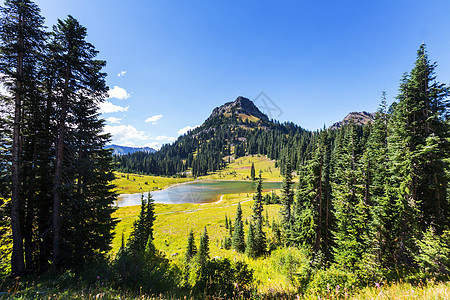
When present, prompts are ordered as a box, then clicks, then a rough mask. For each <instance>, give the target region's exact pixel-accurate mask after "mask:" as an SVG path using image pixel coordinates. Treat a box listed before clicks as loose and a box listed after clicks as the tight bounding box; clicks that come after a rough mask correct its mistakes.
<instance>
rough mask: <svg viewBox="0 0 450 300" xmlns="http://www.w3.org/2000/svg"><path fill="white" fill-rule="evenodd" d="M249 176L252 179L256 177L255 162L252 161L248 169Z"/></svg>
mask: <svg viewBox="0 0 450 300" xmlns="http://www.w3.org/2000/svg"><path fill="white" fill-rule="evenodd" d="M250 177H251V178H252V180H255V179H256V171H255V164H254V163H252V167H251V169H250Z"/></svg>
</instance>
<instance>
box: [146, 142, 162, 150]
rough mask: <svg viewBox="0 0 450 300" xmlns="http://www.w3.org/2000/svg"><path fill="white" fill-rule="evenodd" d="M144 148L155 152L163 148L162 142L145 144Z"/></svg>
mask: <svg viewBox="0 0 450 300" xmlns="http://www.w3.org/2000/svg"><path fill="white" fill-rule="evenodd" d="M144 147H150V148H153V149H155V150H159V148H161V143H160V142H151V143H148V144H145V145H144Z"/></svg>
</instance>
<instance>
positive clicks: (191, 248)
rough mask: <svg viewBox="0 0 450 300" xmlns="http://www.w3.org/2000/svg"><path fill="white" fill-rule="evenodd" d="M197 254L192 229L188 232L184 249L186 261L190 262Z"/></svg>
mask: <svg viewBox="0 0 450 300" xmlns="http://www.w3.org/2000/svg"><path fill="white" fill-rule="evenodd" d="M195 254H197V247H196V246H195V237H194V231H192V229H191V230H190V231H189V237H188V242H187V247H186V261H188V262H189V261H190V260H191V259H192V258H193V257H195Z"/></svg>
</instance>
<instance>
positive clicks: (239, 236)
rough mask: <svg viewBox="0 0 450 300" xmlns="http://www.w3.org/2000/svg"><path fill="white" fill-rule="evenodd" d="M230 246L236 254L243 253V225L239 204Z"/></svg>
mask: <svg viewBox="0 0 450 300" xmlns="http://www.w3.org/2000/svg"><path fill="white" fill-rule="evenodd" d="M232 245H233V248H234V249H236V251H237V252H241V253H243V252H244V251H245V237H244V223H243V222H242V208H241V203H240V202H239V203H238V206H237V210H236V218H235V220H234V230H233V239H232Z"/></svg>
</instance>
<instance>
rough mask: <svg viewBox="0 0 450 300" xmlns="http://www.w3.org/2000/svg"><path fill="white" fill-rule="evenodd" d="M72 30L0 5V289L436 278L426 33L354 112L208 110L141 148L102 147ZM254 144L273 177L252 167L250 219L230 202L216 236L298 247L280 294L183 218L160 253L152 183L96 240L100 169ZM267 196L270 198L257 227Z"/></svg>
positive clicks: (439, 223) (78, 292) (106, 219)
mask: <svg viewBox="0 0 450 300" xmlns="http://www.w3.org/2000/svg"><path fill="white" fill-rule="evenodd" d="M86 37H87V29H86V28H85V27H84V26H83V25H81V24H80V23H79V22H78V20H77V19H75V18H74V17H72V16H70V15H69V16H68V17H67V18H66V19H59V20H58V21H57V23H56V24H55V25H54V26H53V27H52V29H51V30H48V29H47V28H46V27H45V26H44V19H43V17H42V16H41V14H40V9H39V7H38V6H37V5H36V4H35V3H33V2H32V1H30V0H6V1H5V3H4V5H3V6H2V7H1V27H0V40H1V42H0V74H1V82H2V84H3V85H4V86H6V89H7V93H6V94H4V95H1V98H0V99H1V102H0V109H1V111H0V123H1V127H0V141H1V143H0V249H1V253H0V263H1V265H0V275H1V278H2V282H1V283H0V291H1V292H4V294H0V297H2V295H6V297H9V296H13V297H14V295H13V294H12V293H17V295H19V296H20V297H22V298H40V296H39V295H40V294H39V293H40V292H42V291H43V290H45V291H51V292H50V293H60V292H62V294H58V295H59V296H58V298H64V297H65V296H64V295H63V292H64V290H67V293H69V294H68V295H69V296H67V294H66V296H67V297H68V298H73V297H80V298H89V297H90V296H89V297H87V296H85V295H84V294H83V293H86V291H90V292H92V293H93V294H92V295H93V296H92V298H93V297H94V296H95V295H94V294H96V293H97V292H98V295H100V296H99V297H100V298H102V297H103V298H104V299H119V298H120V297H121V299H123V298H130V299H133V298H136V297H142V298H144V297H148V298H149V299H151V297H153V296H152V295H159V296H156V297H159V298H161V299H165V298H183V297H189V298H193V299H203V298H207V297H210V298H216V299H224V298H225V299H226V298H233V299H242V298H253V299H279V298H285V299H291V298H292V299H294V298H295V297H303V298H304V299H310V298H308V297H312V298H314V299H317V297H318V296H319V297H322V296H323V295H328V296H329V297H331V296H330V295H331V294H330V288H329V287H330V285H331V286H332V287H333V289H335V290H336V289H337V290H336V292H333V293H334V294H333V295H334V296H333V297H335V298H334V299H341V298H342V299H344V298H347V297H348V295H349V294H351V293H354V292H356V291H357V288H361V287H365V286H368V285H370V284H372V283H374V282H376V283H377V284H379V283H380V282H385V283H395V282H399V281H402V280H403V281H407V282H408V283H412V284H423V283H424V282H428V281H429V280H432V281H433V282H436V281H438V282H439V281H441V282H448V276H449V272H450V216H449V213H450V209H449V208H450V207H449V203H450V193H449V181H448V179H449V175H450V173H449V165H448V164H449V162H450V161H449V160H450V155H449V154H450V130H449V129H450V128H449V126H450V121H449V101H448V98H449V97H448V96H449V91H450V90H449V86H448V85H446V84H443V83H440V82H439V81H438V80H437V78H436V68H437V64H436V63H434V62H432V61H431V60H430V58H429V57H428V54H427V50H426V46H425V44H422V45H420V47H419V49H418V50H417V56H416V61H415V63H414V67H413V69H412V70H411V71H410V72H407V73H405V74H404V75H403V77H402V78H401V80H400V85H399V89H398V94H397V96H396V100H395V102H394V103H393V104H392V105H390V106H388V104H387V101H386V94H385V93H384V92H383V93H382V94H381V101H380V102H381V103H380V106H379V109H378V111H377V112H376V114H375V120H374V121H373V122H372V123H369V124H367V125H355V124H353V123H351V122H350V123H349V124H347V125H345V126H343V127H341V128H338V129H327V128H323V129H321V130H318V131H308V130H305V129H303V128H301V127H300V126H298V125H295V124H293V123H279V122H278V121H274V120H271V121H267V120H261V119H260V120H258V121H256V122H250V121H247V120H242V119H240V118H239V117H238V116H235V115H232V116H229V117H224V116H212V117H211V118H209V119H208V120H206V122H205V123H204V124H203V125H201V126H200V127H198V128H196V129H193V130H191V131H190V132H188V133H187V134H185V135H182V136H181V137H179V138H178V140H177V141H175V142H174V143H173V144H168V145H164V146H163V147H162V148H161V149H160V150H159V151H157V152H155V153H152V154H149V153H144V152H136V153H132V154H128V155H122V156H113V154H112V150H111V149H108V147H107V143H108V142H109V141H110V136H109V135H108V134H105V133H103V126H104V120H103V119H102V118H101V115H100V113H99V111H98V107H99V104H100V103H101V102H102V101H105V99H106V97H107V91H108V87H107V86H106V74H105V73H104V72H103V71H102V69H103V68H104V67H105V65H106V62H105V61H103V60H100V59H98V58H97V56H98V54H99V53H98V51H97V50H96V49H95V47H94V45H93V44H91V43H89V42H88V41H87V40H86ZM257 154H259V155H264V156H267V157H268V158H269V159H271V160H275V161H276V165H277V166H278V167H280V172H281V174H282V176H283V185H282V188H281V190H280V191H279V192H278V194H274V193H273V192H272V193H264V192H263V190H262V185H263V182H264V177H263V176H262V175H261V172H260V170H257V169H256V170H255V168H254V166H253V165H252V170H251V177H252V178H251V180H254V182H255V193H254V195H253V196H252V211H251V217H250V221H246V220H244V218H243V215H242V209H241V204H240V203H239V204H238V205H237V207H236V215H235V217H230V218H228V217H225V218H226V219H225V226H226V229H227V230H228V234H227V235H225V236H223V239H222V245H223V248H225V249H227V251H235V252H236V253H242V254H244V255H245V256H247V257H248V259H250V260H257V259H258V258H261V257H271V255H273V253H274V251H284V250H286V249H298V250H299V251H301V252H302V253H303V254H302V255H304V258H305V259H306V263H304V265H303V266H304V267H303V268H302V270H301V272H294V273H292V274H290V275H291V277H292V278H295V282H296V291H295V292H291V291H275V292H273V293H268V294H261V293H259V292H258V290H257V289H255V276H254V270H252V269H251V267H250V265H249V264H248V263H247V262H246V261H241V260H236V259H235V260H234V261H233V260H230V259H228V258H221V257H211V256H212V255H211V253H210V239H209V235H208V227H207V226H205V227H204V229H203V231H202V232H194V231H193V230H190V233H189V236H188V237H187V239H186V241H185V243H186V247H185V249H186V251H185V253H182V255H183V260H182V263H181V264H180V263H173V261H172V260H171V259H170V258H168V257H166V255H165V254H164V253H162V252H161V251H160V250H159V249H157V248H156V246H155V244H154V235H155V232H154V230H155V229H154V222H155V219H156V218H158V216H157V215H156V214H155V204H154V201H153V199H152V198H151V195H150V196H149V197H148V198H144V196H142V203H141V207H140V212H139V215H138V217H137V219H136V220H135V221H134V224H133V228H132V233H131V235H130V236H129V237H128V238H125V237H124V236H123V234H122V242H121V247H120V249H119V251H118V253H111V251H110V250H111V243H112V239H113V236H114V233H116V234H117V232H115V231H114V229H115V226H116V224H117V223H118V221H117V220H116V219H114V218H113V217H112V214H113V213H114V212H115V210H116V208H115V206H113V203H114V201H115V200H116V198H117V194H116V193H115V192H113V188H114V187H113V185H112V183H111V182H112V180H113V179H114V178H115V175H114V172H115V171H120V172H126V173H135V174H152V175H157V176H175V177H184V176H192V177H194V178H195V177H199V176H202V175H206V174H209V173H211V172H214V171H216V170H220V169H223V168H224V167H225V166H226V165H227V164H228V163H229V161H230V158H231V157H233V158H239V157H244V156H252V155H257ZM269 204H275V205H277V207H278V208H279V213H278V218H277V219H274V220H273V222H272V225H271V226H270V227H269V225H268V224H269V220H268V218H267V217H266V215H265V213H266V214H267V211H266V212H265V209H266V207H267V205H269ZM217 218H223V216H217ZM269 228H271V229H270V231H269ZM196 235H198V236H200V239H199V244H197V243H196V240H195V236H196ZM18 281H20V282H22V283H23V284H22V285H20V284H19V285H18V284H17V282H18ZM31 282H32V283H33V284H31ZM75 282H76V283H75ZM28 283H29V284H28ZM35 283H41V284H42V285H37V284H36V285H35ZM27 284H28V285H27ZM24 286H31V287H28V288H24ZM339 287H342V289H341V290H339ZM344 287H345V289H344ZM33 295H34V296H33ZM311 295H312V296H311ZM43 297H44V296H43ZM99 297H97V298H99ZM312 298H311V299H312ZM297 299H298V298H297ZM330 299H331V298H330Z"/></svg>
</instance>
